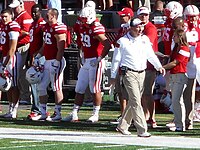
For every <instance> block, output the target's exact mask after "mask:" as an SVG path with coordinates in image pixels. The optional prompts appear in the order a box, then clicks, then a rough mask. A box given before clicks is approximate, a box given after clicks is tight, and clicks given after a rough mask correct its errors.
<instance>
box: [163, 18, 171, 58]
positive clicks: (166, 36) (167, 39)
mask: <svg viewBox="0 0 200 150" xmlns="http://www.w3.org/2000/svg"><path fill="white" fill-rule="evenodd" d="M173 34H174V32H173V28H172V20H168V21H166V22H165V29H164V31H163V43H164V49H165V55H170V54H171V44H172V37H173Z"/></svg>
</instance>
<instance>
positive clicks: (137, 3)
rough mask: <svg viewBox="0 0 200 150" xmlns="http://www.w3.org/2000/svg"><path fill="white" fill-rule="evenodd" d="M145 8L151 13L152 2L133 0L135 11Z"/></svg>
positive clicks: (148, 0)
mask: <svg viewBox="0 0 200 150" xmlns="http://www.w3.org/2000/svg"><path fill="white" fill-rule="evenodd" d="M142 6H145V7H147V8H148V9H149V12H151V3H150V0H132V8H133V11H137V10H138V8H139V7H142Z"/></svg>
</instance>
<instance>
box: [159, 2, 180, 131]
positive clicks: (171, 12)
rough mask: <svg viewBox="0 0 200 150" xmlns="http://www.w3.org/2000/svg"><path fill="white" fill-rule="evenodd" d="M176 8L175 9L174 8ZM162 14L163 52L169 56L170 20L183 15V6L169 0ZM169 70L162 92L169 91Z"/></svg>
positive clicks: (170, 39) (166, 61) (171, 30)
mask: <svg viewBox="0 0 200 150" xmlns="http://www.w3.org/2000/svg"><path fill="white" fill-rule="evenodd" d="M175 8H176V9H175ZM164 14H165V16H166V17H167V18H166V21H165V24H164V25H165V28H164V31H163V36H162V40H163V44H164V54H165V55H167V56H170V54H171V51H172V50H171V45H172V37H173V31H174V30H173V27H172V22H173V20H174V19H176V18H177V17H181V16H182V15H183V6H182V5H181V4H180V3H179V2H176V1H171V2H169V3H168V4H167V5H166V7H165V9H164ZM168 61H169V58H168V57H166V59H165V60H164V61H163V64H166V63H168ZM169 76H170V75H169V72H167V73H166V75H165V79H166V89H165V90H164V93H166V95H167V93H170V91H171V89H170V79H169ZM166 126H168V127H170V126H174V124H173V123H171V122H170V123H167V124H166Z"/></svg>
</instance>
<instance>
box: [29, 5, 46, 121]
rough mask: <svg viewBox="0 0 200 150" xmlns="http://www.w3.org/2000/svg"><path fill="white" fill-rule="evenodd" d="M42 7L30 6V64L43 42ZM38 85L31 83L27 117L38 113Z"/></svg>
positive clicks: (30, 117)
mask: <svg viewBox="0 0 200 150" xmlns="http://www.w3.org/2000/svg"><path fill="white" fill-rule="evenodd" d="M41 13H42V8H41V6H40V5H38V4H35V5H33V6H32V8H31V15H32V18H33V22H32V24H31V27H30V49H29V61H30V66H31V64H32V63H33V58H34V56H35V55H36V54H37V53H38V51H39V49H40V48H41V47H42V44H43V32H42V27H43V26H44V24H45V21H44V19H43V18H42V17H41ZM37 89H38V85H37V84H31V92H32V107H31V113H30V114H29V115H28V118H29V119H32V117H35V116H37V115H39V114H40V111H39V110H40V109H39V95H38V91H37Z"/></svg>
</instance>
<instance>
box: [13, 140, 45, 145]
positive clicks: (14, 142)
mask: <svg viewBox="0 0 200 150" xmlns="http://www.w3.org/2000/svg"><path fill="white" fill-rule="evenodd" d="M39 142H43V141H42V140H38V141H11V142H10V143H12V144H16V143H39Z"/></svg>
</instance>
